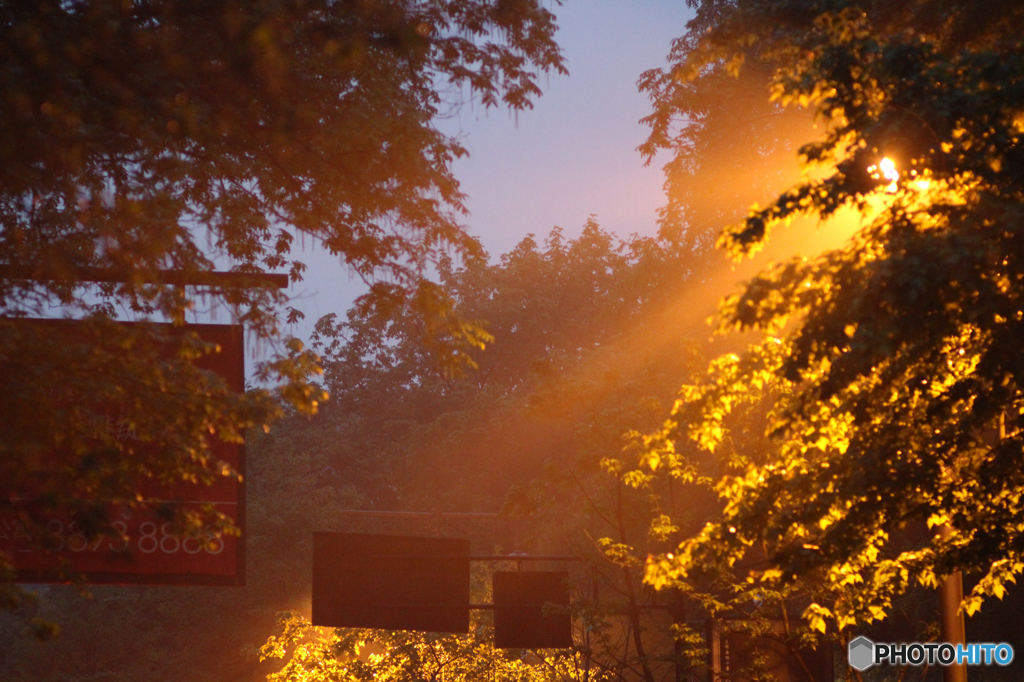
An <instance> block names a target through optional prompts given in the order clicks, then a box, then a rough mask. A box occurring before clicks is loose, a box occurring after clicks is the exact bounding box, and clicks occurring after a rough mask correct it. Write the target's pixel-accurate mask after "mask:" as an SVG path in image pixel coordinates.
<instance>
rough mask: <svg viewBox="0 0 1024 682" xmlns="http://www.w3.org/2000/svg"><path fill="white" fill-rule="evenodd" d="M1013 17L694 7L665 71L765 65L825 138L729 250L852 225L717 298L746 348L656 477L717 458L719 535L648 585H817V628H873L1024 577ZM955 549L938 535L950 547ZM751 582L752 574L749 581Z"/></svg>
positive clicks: (652, 438)
mask: <svg viewBox="0 0 1024 682" xmlns="http://www.w3.org/2000/svg"><path fill="white" fill-rule="evenodd" d="M1022 13H1024V8H1021V7H1020V5H1019V4H1017V3H1009V2H997V3H995V6H993V4H991V3H985V4H982V3H977V2H967V1H957V0H948V1H947V0H934V1H928V0H925V1H922V2H915V3H900V4H898V5H897V4H893V3H884V2H824V1H822V2H818V1H813V0H811V1H800V2H796V1H793V2H789V1H777V0H739V1H738V2H735V3H716V2H706V3H702V4H701V7H700V8H699V10H698V20H697V23H699V22H700V21H702V20H703V21H704V22H705V24H704V26H706V27H707V30H706V31H703V32H702V33H700V34H699V35H697V36H696V37H694V38H693V39H692V41H691V42H690V43H689V44H688V46H687V49H686V50H685V51H683V52H680V53H676V54H675V55H674V56H675V58H676V62H675V63H674V65H673V68H672V70H671V72H670V73H671V76H672V77H673V78H676V79H680V80H682V81H684V82H686V81H690V80H691V79H693V78H695V77H698V76H699V75H700V74H702V73H703V72H704V71H705V70H706V69H709V68H712V66H711V65H714V64H726V65H730V66H731V67H732V68H734V69H739V71H740V73H742V72H743V69H745V68H746V67H745V66H743V64H744V62H745V61H753V62H756V63H758V64H767V65H769V66H770V67H771V69H772V70H771V78H770V91H771V94H772V97H773V98H774V100H775V101H776V102H778V103H780V104H782V105H787V106H792V105H799V106H804V107H810V108H812V109H813V110H814V112H815V113H816V115H817V117H818V120H819V122H820V124H823V126H824V132H823V133H822V135H821V136H820V137H818V139H816V140H813V141H811V142H809V143H808V144H806V145H805V146H803V147H802V149H801V157H802V159H803V161H804V163H805V166H806V167H807V169H808V170H809V171H812V172H810V173H808V174H807V175H806V176H805V178H804V179H803V180H802V181H801V182H799V183H798V184H796V185H795V186H794V187H792V188H791V189H790V190H788V191H786V192H784V193H783V194H782V195H781V196H779V197H778V199H776V200H775V201H773V202H771V203H770V204H768V205H767V206H766V207H764V208H758V207H755V208H753V209H752V210H751V212H750V214H749V215H748V216H747V218H746V219H745V220H743V221H741V222H740V223H739V224H738V225H734V226H732V227H729V228H727V229H726V230H725V232H724V233H723V234H722V236H721V238H720V239H719V245H720V246H721V247H722V248H723V249H724V250H726V251H728V252H729V253H730V254H732V255H733V256H735V257H737V258H739V257H743V256H745V255H748V254H750V253H752V252H754V251H756V250H757V249H759V248H760V247H761V246H762V244H763V243H764V242H765V240H766V239H767V238H768V236H769V234H770V232H771V231H772V230H773V229H774V228H776V227H777V226H778V225H780V224H783V223H786V222H788V221H789V220H791V219H794V218H798V217H801V216H810V217H812V218H815V217H816V218H820V219H822V220H823V221H824V222H823V224H822V227H821V229H824V230H827V229H830V226H831V225H830V223H829V221H828V219H829V218H833V217H835V216H836V214H837V213H840V212H850V213H855V214H857V215H859V217H860V220H861V225H862V227H861V228H860V230H859V231H858V232H857V233H856V234H855V235H854V236H853V237H852V238H851V239H850V240H849V242H848V243H847V244H846V245H845V246H843V247H842V248H840V249H837V250H834V251H830V252H827V253H824V254H822V255H820V256H815V257H807V258H805V257H797V258H793V259H789V260H786V261H784V262H780V263H777V264H775V265H772V266H770V267H769V268H767V269H766V270H764V271H763V272H761V273H760V274H759V275H757V276H756V277H754V278H753V279H752V280H750V281H749V282H747V283H746V284H745V285H744V286H743V287H742V289H741V290H740V291H739V292H738V293H736V294H734V295H732V296H730V297H729V298H727V299H726V300H725V302H724V303H723V305H722V308H721V322H720V326H721V329H722V330H723V331H725V330H733V329H740V330H751V329H753V330H759V331H761V332H763V333H764V340H763V341H761V342H760V343H758V344H756V345H755V346H753V347H752V348H750V349H749V350H748V351H747V352H745V353H742V354H736V355H728V356H724V357H721V358H719V359H717V360H716V361H714V362H713V363H712V365H711V367H710V368H709V370H708V372H707V374H706V376H705V377H704V379H703V380H702V381H700V382H698V383H695V384H693V385H688V386H684V387H683V390H682V393H681V394H680V397H679V401H678V402H677V404H676V406H675V408H674V409H673V411H672V414H671V417H670V418H669V420H668V421H667V422H666V423H665V424H664V427H663V429H661V430H660V431H657V432H654V433H652V434H650V435H649V436H646V437H645V438H644V440H643V445H644V447H645V453H644V456H643V457H644V459H643V461H644V463H645V468H646V470H648V471H649V470H650V469H652V468H654V466H653V465H660V468H658V469H657V471H658V472H662V471H666V470H667V471H668V472H669V473H671V472H672V471H675V470H677V469H680V468H684V467H689V466H693V465H694V462H693V461H692V459H690V458H687V457H682V456H679V455H677V454H676V452H675V447H676V445H677V444H678V443H680V442H682V441H685V440H691V439H692V440H693V441H695V442H696V443H697V444H699V445H700V446H701V447H702V448H703V449H704V450H706V451H709V452H710V451H716V450H722V449H724V450H726V451H727V452H728V453H729V455H730V460H729V464H730V467H729V469H728V471H727V472H726V473H725V474H724V475H722V476H721V477H719V478H718V479H717V483H716V490H717V492H718V493H719V494H720V495H721V497H722V499H723V501H724V505H725V507H724V511H723V512H722V515H721V517H720V518H718V519H717V520H716V521H714V522H712V523H709V524H708V525H707V526H706V527H705V528H704V529H703V530H702V531H701V532H700V533H699V534H697V535H696V536H695V537H693V538H691V539H690V540H687V541H685V542H684V543H683V544H682V545H681V547H680V549H679V551H678V552H677V553H676V554H675V555H673V556H672V557H671V558H670V557H668V556H667V555H664V556H662V557H660V558H657V559H655V560H653V561H652V562H651V563H650V564H649V566H648V572H647V579H648V581H649V582H651V583H652V584H654V585H664V584H669V583H670V582H671V581H673V580H675V579H678V578H679V577H681V576H684V575H687V574H689V573H692V572H693V571H695V570H698V569H700V568H701V567H705V568H706V567H708V566H720V567H725V568H729V567H732V568H737V567H740V566H742V568H741V569H740V573H741V576H740V577H741V579H742V578H745V577H749V583H748V585H749V586H750V589H764V588H771V589H776V588H780V587H785V586H791V585H799V584H804V585H809V584H817V585H819V588H820V589H819V591H818V593H817V594H818V595H820V599H819V602H820V603H819V602H816V603H814V604H812V605H811V606H810V607H809V608H807V610H806V611H805V614H804V615H805V617H806V618H807V619H808V621H809V623H810V624H811V625H812V626H813V627H815V628H817V629H820V630H822V631H824V630H825V629H826V627H828V624H829V623H833V624H835V625H838V626H839V627H840V628H842V627H844V626H847V625H852V624H854V623H858V622H863V621H870V620H872V619H876V618H881V617H883V616H884V615H885V614H886V612H887V610H888V609H889V608H890V607H891V605H892V600H893V599H894V598H895V597H896V596H897V595H899V594H901V593H903V592H905V591H906V590H907V589H908V588H910V587H912V586H914V585H923V586H935V585H936V584H937V580H938V578H940V577H941V576H943V575H946V574H948V573H950V572H951V571H953V570H958V569H961V570H965V571H980V572H981V573H982V575H983V576H984V577H983V578H982V580H981V581H980V582H979V583H978V584H977V586H976V587H975V588H974V590H973V592H972V593H971V594H969V595H968V597H967V598H966V599H965V603H964V607H965V609H966V611H967V612H968V613H971V612H973V611H975V610H976V609H978V608H979V607H980V605H981V602H982V600H983V599H984V598H985V597H986V596H989V595H995V596H997V597H1001V596H1002V595H1003V593H1004V591H1005V585H1006V583H1007V581H1013V580H1014V576H1015V575H1016V574H1019V573H1021V572H1022V570H1024V561H1022V558H1021V557H1022V550H1024V474H1022V470H1021V466H1020V462H1021V458H1022V446H1024V361H1022V359H1021V358H1022V356H1021V353H1020V349H1019V347H1020V339H1021V338H1024V232H1022V231H1021V224H1022V221H1021V219H1022V217H1024V208H1022V201H1024V139H1022V135H1024V124H1022V121H1024V118H1022V116H1024V44H1022V43H1021V41H1020V35H1019V31H1018V30H1017V29H1016V28H1015V27H1016V26H1019V25H1020V21H1021V20H1022V18H1024V14H1022ZM762 400H768V401H771V410H770V413H769V416H768V422H767V427H766V431H767V432H768V433H769V434H770V435H771V436H772V446H771V448H768V449H764V450H761V451H750V450H747V451H742V450H739V451H737V450H732V449H731V448H730V447H728V444H729V442H730V440H731V438H732V436H733V430H734V429H735V428H737V427H738V426H742V427H743V428H747V427H748V424H747V423H745V422H737V421H736V420H735V419H734V418H733V416H732V415H733V414H734V413H735V412H736V410H737V409H738V408H739V406H742V405H745V404H750V403H756V402H758V401H762ZM944 526H948V527H950V528H951V529H952V533H951V534H950V536H949V537H948V538H943V537H942V536H941V534H940V533H939V530H940V528H941V527H944ZM743 562H746V563H743Z"/></svg>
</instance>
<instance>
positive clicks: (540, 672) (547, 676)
mask: <svg viewBox="0 0 1024 682" xmlns="http://www.w3.org/2000/svg"><path fill="white" fill-rule="evenodd" d="M487 620H489V619H487ZM278 629H279V632H280V634H278V635H275V636H273V637H271V638H270V639H269V640H268V641H267V644H266V645H265V646H264V647H263V648H262V649H261V651H260V657H261V660H267V659H271V658H284V659H286V663H285V665H284V667H283V668H282V669H281V670H280V671H279V672H277V673H275V674H272V675H269V676H268V677H267V680H268V681H269V682H287V681H293V680H294V681H299V680H302V681H307V680H308V681H309V682H320V681H323V682H329V681H331V682H333V681H336V680H338V681H340V680H345V681H351V682H360V681H365V682H372V681H373V680H380V681H381V682H422V681H424V680H426V681H429V682H470V681H472V680H480V679H494V680H508V681H509V682H545V681H548V680H551V681H554V680H559V681H564V682H569V681H570V680H577V679H581V676H582V673H583V669H582V667H581V665H580V663H581V662H580V661H579V660H578V654H575V653H571V652H561V651H550V652H543V651H542V652H526V651H522V650H518V649H495V648H494V647H493V646H492V645H491V644H490V642H489V640H490V638H491V637H492V636H493V627H492V626H490V625H489V624H488V623H487V622H485V620H484V619H476V620H475V622H473V623H472V624H471V632H470V633H469V634H465V635H444V634H438V633H422V632H400V631H384V630H355V629H335V628H317V627H313V626H312V625H310V623H309V621H307V620H306V619H304V618H303V617H302V616H299V615H297V614H294V613H291V612H286V613H283V614H281V616H280V617H279V619H278ZM587 679H589V680H593V682H604V681H605V680H606V679H607V678H606V677H605V676H604V675H603V674H601V672H600V671H594V672H592V673H590V674H589V675H587Z"/></svg>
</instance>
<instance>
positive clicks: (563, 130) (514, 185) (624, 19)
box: [291, 0, 690, 339]
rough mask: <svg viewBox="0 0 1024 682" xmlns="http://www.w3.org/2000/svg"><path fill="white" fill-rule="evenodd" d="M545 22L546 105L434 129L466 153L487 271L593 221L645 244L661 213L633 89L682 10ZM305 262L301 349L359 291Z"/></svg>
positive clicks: (582, 2) (467, 113)
mask: <svg viewBox="0 0 1024 682" xmlns="http://www.w3.org/2000/svg"><path fill="white" fill-rule="evenodd" d="M554 10H555V12H556V14H557V15H558V25H559V29H560V30H559V32H558V36H557V39H558V43H559V44H560V45H561V46H562V50H563V52H564V54H565V56H566V59H567V63H568V68H569V73H570V75H569V76H553V77H551V78H550V79H548V80H547V82H546V83H543V89H544V95H543V96H542V97H541V98H540V99H539V100H537V101H536V103H535V106H534V108H533V109H532V110H529V111H524V112H520V113H519V115H518V117H516V116H514V115H512V114H510V113H509V112H508V111H505V110H500V109H492V110H490V111H484V110H483V109H482V108H481V107H479V106H475V107H474V106H470V105H466V106H464V107H463V108H462V110H461V111H460V112H458V115H457V116H456V117H453V118H450V119H447V120H442V121H440V122H439V125H440V126H441V129H442V130H443V131H444V132H447V133H449V134H453V135H459V137H460V139H461V140H462V143H463V144H464V146H465V147H466V148H467V149H468V150H469V152H470V158H468V159H462V160H459V161H458V162H457V163H456V165H455V175H456V177H457V178H458V179H459V180H460V182H461V183H462V189H463V191H464V192H466V193H467V194H468V195H469V201H468V204H467V205H468V208H469V210H470V212H471V214H470V215H469V216H467V217H466V218H465V220H464V224H465V225H466V226H467V228H468V230H469V232H470V233H471V234H474V235H476V236H478V237H480V239H481V240H482V241H483V244H484V247H485V248H486V249H487V251H488V252H489V253H490V255H491V258H492V259H497V258H498V257H499V256H500V255H501V254H502V253H504V252H506V251H508V250H509V249H511V248H512V247H513V246H515V245H516V244H517V243H518V242H519V241H520V240H521V239H522V238H523V237H525V236H526V235H527V234H529V233H534V234H536V235H537V236H538V238H540V237H543V236H544V235H546V234H547V233H548V232H549V231H550V230H551V228H552V227H554V226H555V225H558V226H560V227H562V228H563V229H564V230H565V233H566V235H568V236H570V237H573V236H576V235H578V234H579V231H580V229H581V228H582V226H583V223H584V222H585V221H586V219H587V216H588V215H590V214H591V213H594V214H596V215H597V217H598V221H599V222H600V223H601V225H602V227H604V228H605V229H607V230H610V231H613V232H615V233H616V234H617V235H619V236H620V237H625V236H628V235H629V234H631V233H634V232H636V233H640V234H645V235H653V234H654V233H655V232H656V230H657V225H656V221H657V214H656V211H657V209H658V207H660V206H661V205H662V204H663V203H664V200H663V195H662V189H661V185H662V171H661V163H660V162H659V163H655V164H652V165H651V166H650V167H646V168H645V167H644V165H643V160H642V159H641V157H640V155H639V154H638V153H637V151H636V147H637V145H639V144H640V143H641V142H642V141H643V140H644V137H645V134H646V128H645V127H644V126H642V125H640V123H639V120H640V119H641V118H642V117H643V116H645V115H647V114H648V113H649V111H650V106H649V103H648V101H647V98H646V96H644V95H643V94H641V93H639V92H638V91H637V88H636V82H637V80H638V79H639V77H640V74H641V73H642V72H643V71H645V70H647V69H650V68H655V67H660V66H662V65H664V64H665V56H666V55H667V54H668V51H669V48H670V46H671V41H672V39H673V38H676V37H678V36H680V35H682V33H683V32H684V30H685V24H686V20H687V18H688V17H689V15H690V10H688V9H687V8H686V6H685V3H684V2H683V1H682V0H568V2H566V4H564V5H562V6H561V7H555V8H554ZM303 257H304V259H305V261H306V262H307V264H308V265H309V266H310V267H309V270H308V271H307V273H306V280H305V281H304V282H302V283H300V284H299V285H298V286H294V287H292V289H291V293H292V294H293V295H294V297H295V298H296V300H295V301H294V302H293V305H295V306H296V307H298V308H299V309H301V310H303V311H304V312H305V313H306V320H305V322H304V324H301V325H297V326H296V327H295V329H293V330H292V333H293V334H295V335H297V336H299V337H300V338H303V339H305V338H308V336H309V331H310V330H311V329H312V326H313V324H314V323H315V322H316V320H317V319H319V318H320V316H322V315H325V314H327V313H329V312H336V313H338V314H339V316H340V315H343V314H344V312H345V310H346V309H347V308H348V305H349V303H350V302H351V300H352V298H353V297H354V296H355V295H358V293H360V291H361V289H360V287H361V285H360V284H357V283H354V282H352V281H351V279H350V278H349V276H348V275H347V274H346V273H344V272H343V271H342V270H341V269H340V268H339V267H338V264H337V260H336V259H334V258H330V257H328V256H326V255H324V254H322V253H320V254H312V253H308V252H307V253H305V254H303Z"/></svg>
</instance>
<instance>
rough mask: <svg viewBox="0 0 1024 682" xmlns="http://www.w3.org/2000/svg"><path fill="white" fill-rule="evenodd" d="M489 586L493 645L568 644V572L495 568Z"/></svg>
mask: <svg viewBox="0 0 1024 682" xmlns="http://www.w3.org/2000/svg"><path fill="white" fill-rule="evenodd" d="M493 587H494V646H496V647H497V648H499V649H562V648H567V647H571V646H572V618H571V616H570V615H569V613H568V607H569V574H568V573H567V572H566V571H517V572H497V573H495V574H494V577H493ZM558 607H562V608H561V609H559V608H558Z"/></svg>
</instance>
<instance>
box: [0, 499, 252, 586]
mask: <svg viewBox="0 0 1024 682" xmlns="http://www.w3.org/2000/svg"><path fill="white" fill-rule="evenodd" d="M214 506H215V507H218V508H219V510H220V511H223V512H225V513H227V514H228V515H230V516H235V514H236V510H235V509H232V507H236V506H237V503H233V502H219V503H214ZM117 516H118V517H119V518H118V520H116V521H114V522H112V523H111V526H113V528H114V529H115V531H116V532H117V535H114V536H110V535H106V536H100V537H97V538H92V539H90V538H89V537H87V535H86V534H85V532H84V529H83V528H82V526H81V524H80V523H78V522H77V521H70V522H69V521H66V520H62V519H51V520H50V521H48V522H47V524H46V526H47V530H48V531H49V533H48V537H47V545H48V548H47V549H45V550H42V549H39V548H38V546H37V543H34V542H33V539H32V538H31V537H30V536H29V534H28V533H27V532H26V531H25V527H24V524H23V523H22V521H21V520H20V518H19V517H18V514H17V512H16V511H15V510H5V511H4V512H0V551H2V552H5V553H7V554H8V555H11V556H12V557H13V558H15V560H16V561H17V564H18V566H19V569H20V571H21V573H22V574H23V575H25V574H27V575H25V577H29V578H30V577H31V575H32V574H33V573H38V574H39V576H40V579H42V580H52V577H47V572H51V571H53V569H54V568H57V567H58V566H59V565H60V564H61V563H62V562H64V561H70V562H71V564H72V565H73V566H74V567H75V570H77V571H81V572H82V573H84V574H86V576H87V578H88V579H89V581H90V582H94V581H95V582H111V583H116V582H128V581H130V582H138V581H139V580H138V578H140V577H141V578H143V580H142V581H143V582H154V583H167V582H169V583H174V582H191V583H195V582H200V583H204V582H210V583H212V584H218V583H221V582H225V581H224V580H218V578H225V579H226V578H230V577H233V576H234V575H235V574H236V572H237V569H238V566H237V554H238V551H239V549H240V548H239V546H238V542H237V538H235V537H231V536H217V535H213V534H209V535H205V536H203V537H194V536H181V535H178V534H176V533H175V532H174V527H173V524H171V523H169V522H166V521H163V520H161V519H160V518H159V517H157V516H156V515H155V514H153V513H150V512H147V511H144V510H143V511H139V510H137V511H135V512H134V513H132V512H127V511H126V512H122V513H121V514H118V515H117ZM175 575H182V577H187V578H189V579H188V580H177V579H175V578H174V576H175ZM129 576H130V577H129ZM147 576H148V577H150V578H151V580H146V579H145V578H146V577H147ZM203 576H206V577H208V578H210V579H209V580H204V579H203ZM197 579H198V580H197ZM231 582H234V581H231Z"/></svg>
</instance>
